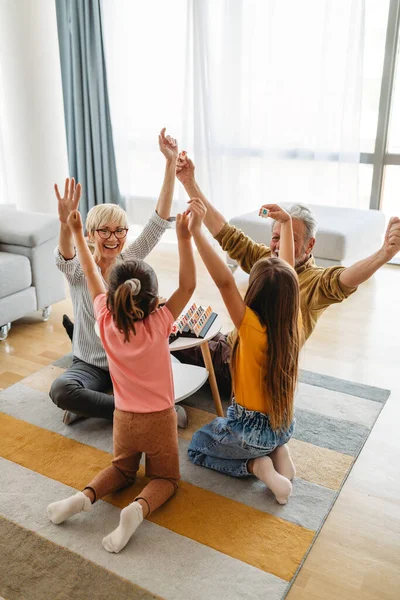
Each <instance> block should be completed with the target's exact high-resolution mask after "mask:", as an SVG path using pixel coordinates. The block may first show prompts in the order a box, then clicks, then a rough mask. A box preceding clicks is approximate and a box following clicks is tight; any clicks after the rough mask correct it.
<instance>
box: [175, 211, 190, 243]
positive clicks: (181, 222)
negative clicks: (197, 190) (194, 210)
mask: <svg viewBox="0 0 400 600" xmlns="http://www.w3.org/2000/svg"><path fill="white" fill-rule="evenodd" d="M176 236H177V238H178V239H180V240H190V238H191V237H192V235H191V233H190V231H189V216H188V214H187V211H185V212H184V213H183V214H179V215H176Z"/></svg>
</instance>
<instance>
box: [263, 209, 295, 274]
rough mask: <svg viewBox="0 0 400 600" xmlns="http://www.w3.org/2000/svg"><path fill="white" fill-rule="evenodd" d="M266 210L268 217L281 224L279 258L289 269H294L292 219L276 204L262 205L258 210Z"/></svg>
mask: <svg viewBox="0 0 400 600" xmlns="http://www.w3.org/2000/svg"><path fill="white" fill-rule="evenodd" d="M263 208H266V209H267V210H268V217H270V218H271V219H274V221H278V223H281V235H280V241H279V258H282V260H285V261H286V262H287V263H289V265H290V266H291V267H294V262H295V260H294V240H293V225H292V217H291V216H290V215H289V213H287V212H286V210H283V208H281V207H280V206H278V204H264V205H263V206H262V207H261V208H260V212H261V210H262V209H263Z"/></svg>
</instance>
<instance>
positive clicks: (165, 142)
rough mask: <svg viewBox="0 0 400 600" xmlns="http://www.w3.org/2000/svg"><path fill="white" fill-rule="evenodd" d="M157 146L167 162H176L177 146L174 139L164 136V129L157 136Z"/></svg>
mask: <svg viewBox="0 0 400 600" xmlns="http://www.w3.org/2000/svg"><path fill="white" fill-rule="evenodd" d="M158 145H159V147H160V150H161V152H162V153H163V154H164V156H165V158H166V159H167V160H177V158H178V144H177V143H176V139H175V138H172V137H171V136H170V135H167V136H166V135H165V127H164V128H163V129H161V131H160V135H159V136H158Z"/></svg>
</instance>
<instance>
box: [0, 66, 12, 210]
mask: <svg viewBox="0 0 400 600" xmlns="http://www.w3.org/2000/svg"><path fill="white" fill-rule="evenodd" d="M3 80H4V78H3V70H2V66H1V63H0V204H10V203H11V200H10V198H9V195H8V186H7V170H6V159H5V141H4V140H5V135H4V124H5V123H6V114H5V110H4V106H3V102H2V98H4V95H3V93H2V92H3V89H4V81H3Z"/></svg>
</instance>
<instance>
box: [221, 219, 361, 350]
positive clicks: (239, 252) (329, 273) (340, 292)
mask: <svg viewBox="0 0 400 600" xmlns="http://www.w3.org/2000/svg"><path fill="white" fill-rule="evenodd" d="M215 239H216V240H217V241H218V242H219V244H220V246H221V247H222V249H223V250H225V251H226V252H227V253H228V255H229V256H230V258H232V259H233V260H236V261H237V262H238V263H239V265H240V266H241V268H242V269H243V270H244V271H245V272H246V273H250V271H251V269H252V267H253V265H254V264H255V263H256V262H257V261H258V260H260V258H268V257H269V256H271V248H268V246H265V245H264V244H256V242H253V240H252V239H250V238H249V237H248V236H247V235H245V234H244V233H243V232H242V231H240V229H237V228H236V227H234V226H233V225H229V223H225V225H224V227H223V228H222V229H221V231H220V232H219V233H218V234H217V235H216V236H215ZM344 268H345V267H341V266H335V267H328V268H323V267H318V266H317V265H316V264H315V261H314V257H313V256H310V258H309V259H308V260H307V262H306V263H303V264H302V265H301V266H299V267H296V272H297V275H298V277H299V286H300V309H301V314H302V317H303V327H304V335H305V339H308V338H309V336H310V335H311V334H312V332H313V331H314V327H315V325H316V323H317V321H318V319H319V317H320V316H321V315H322V313H323V312H324V310H325V309H327V308H328V306H330V305H331V304H337V303H338V302H342V300H345V299H346V298H348V297H349V296H350V295H351V294H353V292H355V291H356V289H357V288H356V287H354V288H349V287H347V286H346V285H343V283H341V282H340V274H341V273H342V271H343V270H344ZM232 333H234V332H232ZM231 335H232V334H231ZM230 337H231V336H230ZM229 341H230V342H231V341H232V339H230V340H229Z"/></svg>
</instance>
